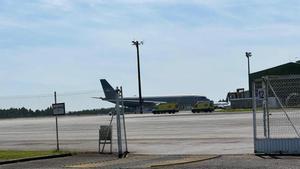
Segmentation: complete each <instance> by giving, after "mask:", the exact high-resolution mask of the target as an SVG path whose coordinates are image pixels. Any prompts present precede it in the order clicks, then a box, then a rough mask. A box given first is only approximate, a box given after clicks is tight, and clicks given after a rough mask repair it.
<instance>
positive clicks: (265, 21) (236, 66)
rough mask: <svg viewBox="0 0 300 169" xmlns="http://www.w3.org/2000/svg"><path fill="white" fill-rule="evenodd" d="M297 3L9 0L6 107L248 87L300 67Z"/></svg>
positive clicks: (1, 30) (81, 104) (1, 12)
mask: <svg viewBox="0 0 300 169" xmlns="http://www.w3.org/2000/svg"><path fill="white" fill-rule="evenodd" d="M299 11H300V1H297V0H289V1H284V0H265V1H261V0H248V1H246V0H185V1H182V0H143V1H142V0H1V1H0V63H1V66H0V77H1V83H0V91H1V93H0V108H8V107H20V106H25V107H29V108H32V109H36V108H43V107H45V106H49V105H51V104H52V102H53V98H52V93H53V91H57V93H58V100H59V102H66V105H67V109H69V110H81V109H91V108H101V107H110V106H112V104H110V103H106V102H103V101H100V100H96V99H91V97H93V96H102V97H103V96H104V94H103V91H102V88H101V85H100V82H99V79H102V78H105V79H107V80H108V81H109V82H110V83H111V84H112V85H113V86H114V87H116V86H123V89H124V95H125V96H137V95H138V89H137V85H138V83H137V65H136V48H135V47H134V46H132V44H131V41H132V40H143V41H144V45H142V46H140V61H141V77H142V93H143V95H144V96H160V95H182V94H184V95H188V94H193V95H204V96H207V97H208V98H210V99H212V100H215V101H218V100H219V99H224V98H225V97H226V94H227V92H229V91H235V90H236V88H245V89H247V88H248V85H247V58H246V57H245V52H247V51H248V52H252V55H253V56H252V57H251V58H250V61H251V72H256V71H260V70H263V69H266V68H270V67H274V66H277V65H280V64H284V63H287V62H293V61H296V60H300V55H299V51H300V48H299V45H300V44H299V43H300V12H299Z"/></svg>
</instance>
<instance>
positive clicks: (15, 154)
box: [0, 150, 66, 160]
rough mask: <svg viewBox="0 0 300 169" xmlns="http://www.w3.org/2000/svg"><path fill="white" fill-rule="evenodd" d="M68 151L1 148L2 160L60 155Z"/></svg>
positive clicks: (0, 156)
mask: <svg viewBox="0 0 300 169" xmlns="http://www.w3.org/2000/svg"><path fill="white" fill-rule="evenodd" d="M63 153H66V152H61V151H59V152H58V151H15V150H0V160H13V159H20V158H31V157H41V156H48V155H58V154H63Z"/></svg>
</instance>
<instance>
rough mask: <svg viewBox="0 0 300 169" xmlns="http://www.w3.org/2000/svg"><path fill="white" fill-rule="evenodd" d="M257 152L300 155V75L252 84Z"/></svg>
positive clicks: (272, 78) (266, 79)
mask: <svg viewBox="0 0 300 169" xmlns="http://www.w3.org/2000/svg"><path fill="white" fill-rule="evenodd" d="M252 103H253V134H254V152H255V153H265V154H300V76H297V75H289V76H265V77H262V78H261V79H256V80H255V81H253V82H252Z"/></svg>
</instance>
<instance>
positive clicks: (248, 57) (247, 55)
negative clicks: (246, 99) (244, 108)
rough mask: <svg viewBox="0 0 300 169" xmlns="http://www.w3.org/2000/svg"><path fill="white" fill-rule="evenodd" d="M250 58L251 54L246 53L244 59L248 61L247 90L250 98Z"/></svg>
mask: <svg viewBox="0 0 300 169" xmlns="http://www.w3.org/2000/svg"><path fill="white" fill-rule="evenodd" d="M251 56H252V53H251V52H246V57H247V60H248V89H249V95H250V96H251V92H250V85H251V84H250V57H251Z"/></svg>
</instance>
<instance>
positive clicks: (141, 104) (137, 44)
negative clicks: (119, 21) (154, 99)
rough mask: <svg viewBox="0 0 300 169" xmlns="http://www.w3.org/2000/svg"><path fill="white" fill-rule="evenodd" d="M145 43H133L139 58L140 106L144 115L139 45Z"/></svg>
mask: <svg viewBox="0 0 300 169" xmlns="http://www.w3.org/2000/svg"><path fill="white" fill-rule="evenodd" d="M143 44H144V42H143V41H140V42H139V41H135V40H133V41H132V45H134V46H135V47H136V56H137V67H138V86H139V106H140V113H141V114H143V99H142V87H141V71H140V52H139V45H143Z"/></svg>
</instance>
